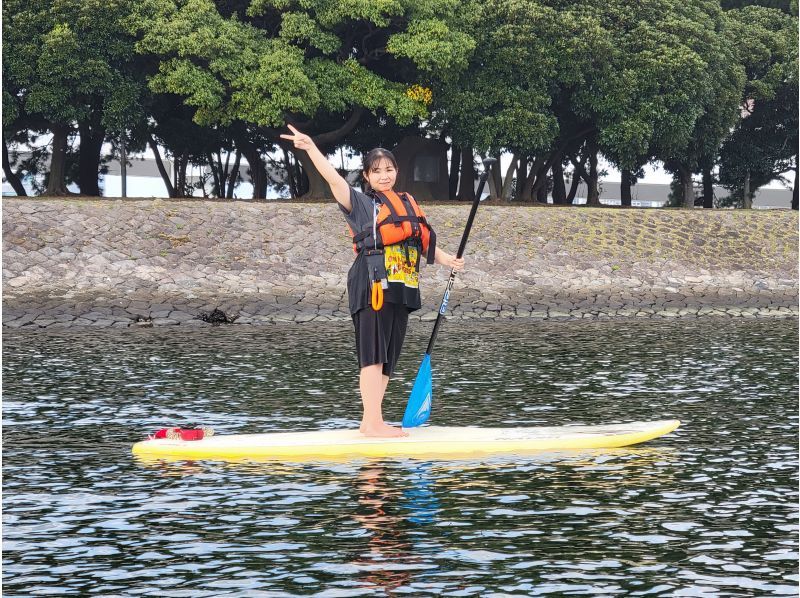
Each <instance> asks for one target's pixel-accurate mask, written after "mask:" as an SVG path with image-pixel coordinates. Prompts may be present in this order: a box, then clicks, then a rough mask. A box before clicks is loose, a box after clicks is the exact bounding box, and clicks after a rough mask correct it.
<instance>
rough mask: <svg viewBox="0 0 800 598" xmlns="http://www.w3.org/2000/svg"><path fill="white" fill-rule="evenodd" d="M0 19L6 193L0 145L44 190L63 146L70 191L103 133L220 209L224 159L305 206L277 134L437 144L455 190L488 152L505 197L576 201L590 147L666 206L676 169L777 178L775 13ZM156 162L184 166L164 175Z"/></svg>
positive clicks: (240, 12)
mask: <svg viewBox="0 0 800 598" xmlns="http://www.w3.org/2000/svg"><path fill="white" fill-rule="evenodd" d="M3 17H4V22H3V42H4V44H5V47H6V52H5V53H4V59H3V100H4V104H5V108H6V109H5V111H4V115H3V137H4V147H3V151H4V172H5V174H6V178H7V179H8V180H9V181H10V182H12V184H14V187H15V190H18V192H19V189H22V185H21V184H19V181H20V175H21V174H24V173H21V171H20V167H19V166H17V168H16V170H15V168H13V167H12V164H11V162H10V161H9V160H8V159H7V158H8V154H9V152H8V148H9V146H15V144H18V143H20V142H24V140H25V139H26V138H27V137H26V135H28V134H29V133H30V132H31V131H34V132H37V133H42V132H45V131H49V132H52V133H53V135H54V138H53V144H52V150H51V151H52V166H51V168H50V174H49V184H48V190H49V191H50V192H52V193H59V192H64V190H65V188H64V185H65V177H68V172H71V171H70V170H69V169H68V168H67V164H66V163H67V162H68V161H69V160H71V159H74V156H73V153H74V154H75V155H77V156H79V160H80V168H79V169H78V170H79V175H78V176H77V181H78V183H79V185H80V188H81V192H83V193H89V194H99V190H98V189H97V176H98V172H100V170H101V169H102V161H103V159H104V158H103V156H102V155H101V146H102V143H103V141H113V142H114V143H117V144H118V143H126V144H129V146H130V147H131V148H132V149H135V150H142V149H144V148H145V147H150V148H151V149H152V150H153V151H154V152H155V153H156V159H157V161H158V162H159V168H160V170H161V172H162V177H163V178H164V182H165V185H166V186H167V188H168V190H169V192H170V195H173V196H175V195H181V194H184V193H189V192H191V189H190V188H189V186H187V185H186V184H185V181H184V180H183V179H182V177H183V178H185V176H184V175H185V171H186V166H187V164H188V163H190V162H191V163H194V164H205V165H206V166H207V167H209V168H210V170H211V172H212V174H213V178H214V194H217V195H225V196H230V192H231V191H232V186H231V185H228V184H226V181H227V182H228V183H230V182H231V181H235V180H237V179H236V178H235V176H236V175H234V174H233V172H232V171H230V170H229V168H230V164H229V161H230V160H229V159H228V160H226V162H225V164H223V159H222V156H223V154H229V153H230V152H235V153H236V156H237V158H236V164H238V160H239V156H244V157H246V159H247V162H248V164H249V169H250V178H251V182H252V183H253V186H254V189H255V190H254V196H255V197H265V193H266V188H267V185H268V184H275V185H278V186H284V187H286V188H289V189H290V190H291V193H292V196H300V195H304V194H305V195H306V196H309V197H312V196H324V195H326V194H327V193H328V191H327V188H326V187H325V185H324V184H322V182H321V180H320V179H319V176H318V174H317V173H316V172H315V170H314V168H313V165H312V164H311V163H310V162H309V161H308V160H307V159H306V157H305V156H304V155H303V154H302V153H299V154H295V153H294V152H293V148H291V147H289V146H286V145H284V144H283V143H282V141H281V139H280V137H279V133H280V131H281V130H282V128H283V127H284V125H285V124H286V123H287V122H291V123H294V124H295V125H297V126H299V127H301V128H303V129H304V130H305V131H307V132H308V133H309V134H311V135H312V136H313V137H314V139H315V141H316V142H317V143H318V145H319V146H320V147H321V148H322V149H323V151H325V152H333V151H336V150H339V149H342V148H351V149H355V150H357V151H363V149H366V148H368V147H370V145H375V144H376V143H375V142H373V140H381V141H382V142H384V143H387V144H389V143H394V142H396V141H399V139H401V138H402V137H403V136H404V135H406V134H420V135H423V136H425V135H427V136H430V137H435V138H440V139H442V140H443V141H446V142H447V143H449V144H450V147H451V148H452V150H453V160H452V163H451V170H452V172H451V179H453V180H454V181H457V180H458V178H459V177H461V178H462V183H463V182H466V183H467V186H471V185H469V181H471V180H472V177H473V176H474V172H473V161H474V159H475V155H474V154H475V153H481V154H495V155H496V154H498V153H501V152H509V153H511V154H512V155H513V159H512V165H511V167H510V169H509V171H508V173H507V176H506V181H505V182H502V180H501V173H499V171H498V173H497V177H496V178H497V180H496V181H495V179H493V180H492V184H493V188H494V189H495V192H496V193H497V194H498V195H500V196H503V197H510V196H511V195H513V196H515V197H517V199H523V200H534V199H537V198H538V199H539V200H541V199H542V198H543V197H544V196H546V194H547V193H548V191H552V193H553V197H554V200H557V201H559V202H566V203H568V202H569V201H571V199H570V194H569V193H567V192H566V187H565V185H566V183H567V180H566V179H565V176H564V172H565V171H564V169H565V168H567V167H570V166H571V167H572V169H573V174H572V179H571V180H572V183H571V184H572V194H571V195H573V196H574V188H575V181H576V177H577V178H581V179H583V180H585V182H586V183H587V185H588V186H589V196H590V203H591V202H592V200H593V201H594V202H595V203H597V198H598V197H599V188H598V185H597V180H598V166H597V164H598V156H604V157H605V158H606V159H607V160H608V161H609V162H611V163H612V164H613V165H615V166H616V167H618V168H620V169H621V170H622V171H623V173H624V176H625V177H627V179H626V180H629V181H635V179H636V173H637V172H641V168H642V166H643V165H645V164H647V163H648V162H651V161H654V160H657V161H661V162H663V163H664V165H665V166H666V168H667V169H669V170H671V171H672V172H674V173H675V174H676V176H677V177H678V178H679V179H680V185H679V189H680V192H681V197H682V202H683V204H684V205H686V206H691V205H693V203H694V192H693V188H692V185H693V182H692V181H693V176H695V175H697V174H703V176H704V180H706V179H708V180H710V179H711V178H712V174H711V173H712V171H713V172H716V169H717V168H718V170H719V180H720V181H721V182H723V183H724V184H726V185H727V186H729V187H730V188H731V189H733V190H734V191H735V192H740V190H741V188H742V187H743V185H744V181H745V178H746V179H747V181H748V183H747V184H748V185H749V191H748V193H749V194H752V191H754V190H755V188H757V187H758V186H760V185H763V184H766V183H767V182H769V181H771V180H774V179H775V178H778V177H780V176H781V175H782V174H783V173H785V172H786V171H787V170H790V169H792V168H794V169H796V167H797V84H798V82H797V50H798V47H797V46H798V44H797V22H798V19H797V3H796V1H795V0H792V3H791V4H790V3H788V2H783V1H781V2H777V1H775V2H766V1H764V2H758V3H753V2H732V1H731V2H722V3H720V1H719V0H694V1H692V2H685V1H683V0H642V1H640V2H635V3H630V2H623V1H622V0H610V1H601V0H574V1H570V2H565V1H563V0H485V1H479V0H465V1H458V0H382V1H380V2H376V1H375V0H348V1H347V2H336V1H331V0H220V1H214V0H138V1H136V2H133V1H132V0H111V1H108V2H100V1H99V0H58V2H50V1H45V0H29V1H26V2H21V1H20V0H9V1H8V2H5V3H4V4H3ZM743 109H745V110H744V111H743ZM743 114H744V115H745V117H742V115H743ZM70 139H79V140H80V148H79V149H78V150H77V151H76V152H73V153H70V151H67V148H68V142H69V140H70ZM161 152H165V153H166V154H167V155H168V156H170V157H171V158H172V159H173V161H174V162H175V163H176V164H177V165H178V171H179V175H180V173H183V175H180V176H177V177H175V178H173V179H170V178H169V177H168V176H167V174H166V170H165V169H164V168H163V167H162V166H161V156H160V153H161ZM276 152H277V155H282V156H283V158H281V159H279V160H278V161H277V162H276V161H275V159H274V156H275V155H276ZM71 156H73V157H71ZM276 169H277V170H278V171H280V172H276ZM512 178H513V180H514V181H516V187H514V185H513V184H512ZM179 179H180V180H179ZM93 181H94V184H93ZM15 183H16V184H15ZM501 183H502V187H503V189H502V191H500V186H501ZM455 187H456V185H454V184H451V196H452V195H454V191H455ZM461 187H464V185H461ZM23 191H24V190H23ZM745 203H746V202H745Z"/></svg>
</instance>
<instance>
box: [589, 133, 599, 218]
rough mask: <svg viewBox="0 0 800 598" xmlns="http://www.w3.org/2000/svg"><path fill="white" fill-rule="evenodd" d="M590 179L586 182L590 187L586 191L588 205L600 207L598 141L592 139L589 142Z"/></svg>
mask: <svg viewBox="0 0 800 598" xmlns="http://www.w3.org/2000/svg"><path fill="white" fill-rule="evenodd" d="M588 143H589V178H588V179H587V180H586V185H587V186H588V187H589V188H588V190H587V191H586V205H588V206H599V205H600V189H599V188H598V185H597V140H596V139H595V138H591V139H590V140H589V142H588Z"/></svg>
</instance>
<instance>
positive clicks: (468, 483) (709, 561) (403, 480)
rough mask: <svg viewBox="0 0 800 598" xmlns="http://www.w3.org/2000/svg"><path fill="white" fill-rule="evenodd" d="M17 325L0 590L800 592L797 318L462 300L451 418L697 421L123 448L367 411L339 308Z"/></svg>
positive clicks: (445, 405)
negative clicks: (165, 437)
mask: <svg viewBox="0 0 800 598" xmlns="http://www.w3.org/2000/svg"><path fill="white" fill-rule="evenodd" d="M430 328H431V325H430V323H428V324H421V323H416V324H413V323H412V331H411V332H410V334H409V338H408V339H407V341H406V348H405V350H404V355H403V357H402V358H401V362H400V364H399V370H400V371H399V375H398V379H397V380H396V381H393V382H392V383H391V384H390V386H389V396H388V397H387V400H386V402H387V405H386V416H387V418H389V419H394V420H398V419H399V418H400V416H401V414H402V410H403V408H404V403H405V398H406V397H407V395H408V392H409V391H410V387H411V384H412V383H413V379H414V376H415V374H416V369H417V367H418V365H419V361H420V358H421V356H422V353H423V351H424V347H425V345H426V343H427V336H428V334H429V333H430ZM4 340H5V342H4V347H3V352H4V361H3V369H4V409H3V415H4V421H3V432H4V448H3V455H4V480H3V489H4V496H3V507H4V515H3V517H4V529H3V540H4V555H3V579H4V583H3V593H4V596H9V597H11V596H36V595H49V594H59V595H81V596H84V595H102V596H139V595H152V596H192V597H195V596H289V595H298V596H299V595H303V596H307V595H318V596H383V595H389V594H392V595H402V594H405V595H411V596H424V595H442V596H531V595H572V594H576V595H577V594H583V595H591V596H596V595H630V596H644V595H647V596H659V595H661V596H701V595H725V596H766V595H797V589H796V588H797V584H798V567H797V559H798V554H797V529H798V528H797V523H798V522H797V518H798V508H797V502H798V493H797V488H798V475H797V474H798V463H797V462H798V454H797V440H798V439H797V412H798V410H797V393H798V380H797V342H798V339H797V321H796V320H756V321H752V320H683V321H680V322H655V321H648V322H624V323H620V322H593V323H583V322H544V323H543V322H533V321H519V320H517V321H510V322H495V323H491V324H486V323H480V324H478V323H457V322H449V323H448V324H447V325H446V326H445V327H444V328H443V330H442V334H440V336H439V339H438V341H437V347H436V350H435V352H434V355H433V363H434V389H435V390H434V392H435V398H434V415H433V421H434V423H436V424H438V425H481V426H523V425H562V424H567V423H580V424H597V423H614V422H620V421H632V420H642V419H667V418H678V419H681V420H682V421H683V422H684V424H683V426H682V427H681V428H680V429H679V430H678V431H677V432H675V433H673V434H671V435H669V436H667V437H665V438H662V439H658V440H656V441H653V442H650V443H647V444H644V445H640V446H638V447H633V448H630V449H618V450H606V451H582V452H563V453H543V454H539V455H532V456H526V457H518V456H517V457H515V456H505V457H495V458H480V459H474V460H470V461H451V462H447V461H433V460H432V461H425V460H403V459H399V460H360V461H351V462H335V463H325V462H311V463H304V464H290V463H286V464H281V463H262V464H225V463H215V462H194V463H191V462H189V463H187V462H184V463H159V464H147V463H144V462H140V461H137V460H136V459H135V458H133V457H132V456H131V455H130V445H131V444H132V443H133V442H134V441H136V440H139V439H142V438H143V437H144V436H145V435H146V434H147V433H148V432H152V431H153V430H155V429H157V428H159V427H163V426H164V425H168V424H174V423H184V422H198V423H203V424H210V425H212V426H214V428H215V429H216V430H217V432H218V433H249V432H258V431H287V430H314V429H319V428H339V427H346V426H356V425H357V423H358V416H359V407H358V405H359V402H358V397H357V383H358V382H357V377H356V362H355V357H354V354H353V353H354V352H353V341H352V338H351V329H350V328H349V326H348V325H346V324H345V325H342V324H331V325H326V326H316V325H303V326H272V327H263V328H251V329H240V328H237V327H232V328H231V327H228V328H216V329H203V330H180V329H174V328H173V329H168V330H167V329H151V330H136V331H130V330H127V331H86V330H82V331H63V332H60V333H55V332H52V333H51V332H47V333H20V332H14V333H6V334H5V338H4Z"/></svg>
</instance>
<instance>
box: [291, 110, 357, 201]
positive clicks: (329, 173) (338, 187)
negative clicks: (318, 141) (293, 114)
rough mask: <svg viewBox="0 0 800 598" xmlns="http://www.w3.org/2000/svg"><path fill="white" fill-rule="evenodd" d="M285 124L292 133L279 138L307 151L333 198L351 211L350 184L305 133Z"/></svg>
mask: <svg viewBox="0 0 800 598" xmlns="http://www.w3.org/2000/svg"><path fill="white" fill-rule="evenodd" d="M286 126H288V127H289V130H291V132H292V134H291V135H281V138H282V139H288V140H289V141H291V142H293V143H294V146H295V148H297V149H299V150H303V151H305V152H307V153H308V157H309V158H311V161H312V162H313V163H314V166H316V167H317V170H318V171H319V173H320V174H321V175H322V178H323V179H325V180H326V181H327V183H328V185H330V187H331V191H332V192H333V197H334V199H336V201H338V202H339V203H340V204H341V205H342V207H343V208H344V209H345V210H347V212H348V213H349V212H351V211H352V210H353V205H352V204H351V203H350V185H349V184H348V183H347V181H346V180H344V178H342V175H340V174H339V173H338V172H337V171H336V169H335V168H334V167H333V165H332V164H331V163H330V162H328V160H327V159H326V158H325V156H323V155H322V152H321V151H319V148H317V146H316V145H315V144H314V141H313V140H312V139H311V137H309V136H308V135H306V134H305V133H301V132H300V131H298V130H297V129H296V128H295V127H293V126H292V125H286Z"/></svg>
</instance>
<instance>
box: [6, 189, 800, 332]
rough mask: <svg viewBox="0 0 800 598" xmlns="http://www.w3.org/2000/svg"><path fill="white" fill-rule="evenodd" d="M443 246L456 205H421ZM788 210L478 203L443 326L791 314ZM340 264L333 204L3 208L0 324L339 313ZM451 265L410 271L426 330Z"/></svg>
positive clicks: (343, 314) (42, 202) (344, 243)
mask: <svg viewBox="0 0 800 598" xmlns="http://www.w3.org/2000/svg"><path fill="white" fill-rule="evenodd" d="M426 210H427V212H428V215H429V218H430V220H431V221H432V222H433V223H434V225H435V227H436V230H437V232H438V236H439V245H440V247H442V248H444V249H445V250H447V251H450V252H455V250H456V248H457V245H458V241H459V239H460V236H461V232H462V229H463V227H464V224H465V220H466V216H467V213H468V211H469V206H467V205H465V204H446V203H438V204H433V205H428V206H427V207H426ZM797 256H798V219H797V213H796V212H788V211H752V210H751V211H742V210H736V211H731V210H727V211H716V210H714V211H708V210H695V211H685V210H644V209H608V208H604V209H591V208H579V207H544V206H536V207H534V206H523V205H485V206H483V207H481V209H480V210H479V212H478V216H477V219H476V221H475V226H474V228H473V230H472V235H471V237H470V241H469V244H468V246H467V255H466V256H465V257H466V258H467V269H466V271H465V272H464V273H463V274H462V275H460V276H459V277H458V279H457V281H456V286H455V289H454V292H453V294H452V296H451V299H450V305H449V314H450V315H451V317H455V318H610V317H641V318H674V317H698V316H705V315H718V316H741V317H756V316H792V315H797V313H798V304H797V301H798V277H797ZM352 259H353V252H352V246H351V245H350V243H349V236H348V232H347V229H346V225H345V222H344V219H343V217H342V215H341V214H340V213H339V211H338V209H337V207H336V205H335V204H333V203H332V202H331V203H289V202H259V203H254V202H241V201H236V202H231V201H196V200H181V201H177V200H158V199H156V200H109V199H103V200H80V199H25V198H22V199H17V198H5V199H4V201H3V300H4V301H3V325H4V326H6V327H12V328H20V327H24V328H61V327H67V326H80V325H85V326H109V327H128V326H167V325H178V324H179V325H182V326H187V325H191V326H210V325H212V323H221V322H227V323H235V324H262V323H269V322H275V321H294V322H306V321H311V320H337V319H341V320H348V319H349V313H348V310H347V293H346V281H347V270H348V267H349V265H350V263H351V261H352ZM448 274H449V272H448V271H446V270H445V268H443V267H441V266H426V267H423V270H422V275H421V286H422V292H423V302H424V307H423V309H421V310H420V311H418V312H415V314H413V315H412V317H416V318H421V319H433V318H434V317H435V315H436V309H437V302H438V301H439V300H440V299H441V295H442V292H443V290H444V285H445V282H446V279H447V276H448Z"/></svg>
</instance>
